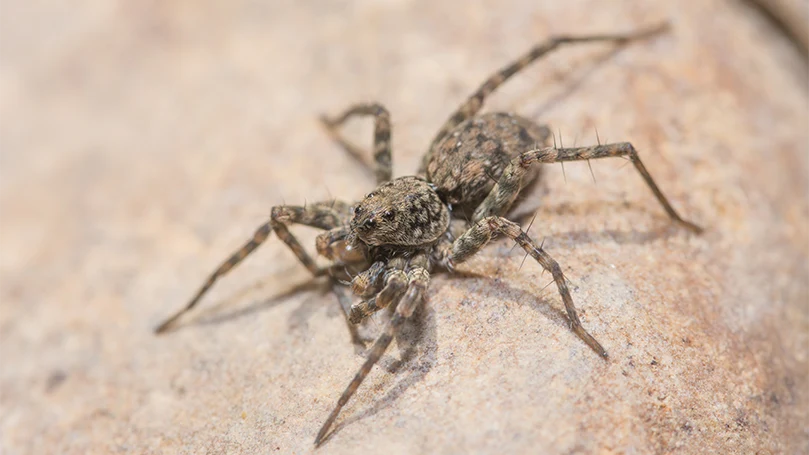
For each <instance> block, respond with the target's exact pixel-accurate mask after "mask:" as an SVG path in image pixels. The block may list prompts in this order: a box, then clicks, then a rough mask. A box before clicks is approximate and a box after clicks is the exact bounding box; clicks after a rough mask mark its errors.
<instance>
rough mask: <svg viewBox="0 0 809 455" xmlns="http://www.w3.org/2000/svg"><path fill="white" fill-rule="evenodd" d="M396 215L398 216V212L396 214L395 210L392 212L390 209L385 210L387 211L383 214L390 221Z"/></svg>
mask: <svg viewBox="0 0 809 455" xmlns="http://www.w3.org/2000/svg"><path fill="white" fill-rule="evenodd" d="M395 216H396V214H395V213H393V212H392V211H390V210H388V211H387V212H385V213H383V214H382V218H385V219H386V220H388V221H390V220H392V219H393V218H394V217H395Z"/></svg>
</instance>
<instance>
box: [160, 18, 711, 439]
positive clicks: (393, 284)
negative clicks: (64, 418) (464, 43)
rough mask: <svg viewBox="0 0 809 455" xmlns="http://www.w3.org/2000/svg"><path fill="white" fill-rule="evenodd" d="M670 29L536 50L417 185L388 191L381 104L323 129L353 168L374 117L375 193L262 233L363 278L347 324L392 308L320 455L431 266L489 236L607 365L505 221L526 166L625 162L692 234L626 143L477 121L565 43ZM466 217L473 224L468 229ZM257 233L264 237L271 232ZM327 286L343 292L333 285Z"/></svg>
mask: <svg viewBox="0 0 809 455" xmlns="http://www.w3.org/2000/svg"><path fill="white" fill-rule="evenodd" d="M665 28H666V26H665V25H662V26H657V27H654V28H649V29H644V30H642V31H639V32H635V33H629V34H616V35H593V36H580V37H567V36H563V37H556V38H552V39H550V40H548V41H546V42H544V43H541V44H539V45H537V46H535V47H534V48H532V49H531V50H530V51H529V52H528V53H527V54H525V55H523V56H522V57H520V58H518V59H517V60H515V61H514V62H513V63H511V64H509V65H508V66H506V67H504V68H503V69H502V70H500V71H499V72H497V73H495V74H494V75H493V76H491V77H490V78H489V79H488V80H487V81H486V82H484V83H483V84H482V85H481V86H480V88H479V89H478V90H477V91H476V92H475V93H474V94H473V95H472V96H471V97H470V98H469V99H468V100H467V101H466V103H464V104H463V105H462V106H461V107H459V108H458V109H457V111H456V113H455V114H453V115H452V116H451V117H450V120H449V121H448V122H447V123H446V124H445V125H444V126H443V127H442V129H441V130H440V131H439V133H438V134H437V136H436V138H435V140H434V141H433V144H432V145H431V146H430V149H429V151H428V152H427V154H426V155H425V157H424V160H423V167H424V172H423V173H424V177H414V176H408V177H400V178H397V179H393V180H390V177H391V150H390V116H389V113H388V111H387V110H386V109H385V108H384V107H382V106H381V105H380V104H377V103H370V104H357V105H354V106H352V107H350V108H349V109H347V110H346V111H345V112H343V113H342V114H341V115H339V116H337V117H335V118H334V119H329V118H328V117H323V118H322V121H323V123H324V124H325V126H326V127H327V129H328V130H329V132H330V134H331V135H332V137H333V138H334V139H335V141H336V142H337V143H339V144H340V145H342V146H343V148H344V149H345V150H346V151H348V152H349V153H351V154H353V155H354V156H355V157H362V156H364V155H366V153H365V152H364V151H363V150H362V149H360V148H359V147H356V146H354V145H353V144H351V143H350V142H348V141H346V140H345V139H343V138H342V137H341V136H340V135H339V134H338V133H337V131H336V128H337V127H339V126H340V125H341V124H343V122H345V121H346V120H347V119H348V118H350V117H352V116H355V115H371V116H373V117H374V119H375V133H374V156H375V162H376V164H375V168H376V175H377V180H378V186H377V188H376V189H374V190H373V191H371V192H370V193H368V194H367V195H366V196H365V197H364V198H363V199H362V200H360V201H359V202H357V203H356V204H354V205H353V208H351V209H349V208H348V205H347V204H344V203H339V204H338V205H335V204H336V203H319V204H315V205H312V206H309V207H299V206H280V207H275V208H273V210H272V214H271V219H270V222H269V225H270V226H272V229H273V230H274V231H275V232H276V234H277V235H278V237H279V238H280V239H281V240H282V241H283V242H284V243H286V244H287V245H288V246H289V247H290V249H291V250H292V252H293V253H294V254H295V255H296V256H297V257H298V259H299V260H300V262H301V263H302V264H303V265H304V266H306V267H307V269H309V271H310V272H311V273H312V274H313V275H315V276H318V275H321V274H323V273H325V272H326V271H329V270H334V267H335V266H353V267H359V268H360V269H361V270H360V271H359V272H358V273H357V274H356V275H355V276H354V277H353V278H352V280H351V283H350V285H351V288H352V291H353V292H354V294H355V295H357V296H359V297H361V298H362V300H361V301H360V302H358V303H354V304H352V305H350V309H348V316H347V318H348V321H349V323H350V324H358V323H360V322H362V320H364V319H365V318H367V317H368V316H370V315H372V314H373V313H375V312H377V311H379V310H381V309H383V308H387V307H390V308H392V312H393V315H392V317H391V319H390V321H389V322H388V324H387V326H386V327H385V329H384V331H383V333H382V334H381V335H380V336H379V338H378V339H377V340H376V342H375V343H374V345H373V347H372V348H371V351H370V353H369V354H368V357H367V359H366V361H365V363H364V364H363V365H362V367H361V368H360V370H359V371H358V372H357V373H356V375H355V376H354V379H353V380H352V381H351V382H350V383H349V385H348V387H347V388H346V389H345V391H344V392H343V394H342V395H341V396H340V398H339V400H338V402H337V405H336V407H335V408H334V410H333V411H332V412H331V414H330V415H329V416H328V418H327V419H326V421H325V423H324V424H323V426H322V427H321V429H320V431H319V432H318V434H317V437H316V439H315V444H316V445H319V444H320V443H321V442H323V440H324V438H325V437H326V435H327V434H328V433H329V429H330V427H331V425H332V423H333V422H334V421H335V419H336V418H337V416H338V414H339V412H340V410H341V409H342V408H343V406H344V405H345V404H346V403H347V402H348V400H349V399H350V398H351V397H352V396H353V395H354V393H355V392H356V390H357V388H358V387H359V386H360V385H361V383H362V382H363V380H364V379H365V377H366V376H367V375H368V373H369V372H370V370H371V368H372V367H373V366H374V365H375V364H376V363H377V362H378V361H379V359H380V358H381V356H382V354H383V353H384V352H385V350H386V349H387V347H388V346H389V345H390V343H391V341H392V339H393V337H394V336H395V335H396V333H397V331H398V329H399V327H400V326H401V324H402V322H403V321H404V320H405V319H407V318H409V317H410V316H411V315H412V314H413V311H414V310H415V308H416V307H417V306H418V305H419V304H420V303H421V302H422V300H423V298H424V293H425V291H426V289H427V286H428V284H429V282H430V272H431V271H432V268H433V266H434V265H439V266H441V267H442V268H444V269H446V270H448V271H453V270H454V266H455V264H458V263H461V262H464V261H466V260H467V259H469V258H470V257H472V256H473V255H474V254H475V253H477V252H478V251H480V250H481V249H482V248H483V247H484V246H485V245H486V244H487V243H488V242H489V241H490V240H491V239H492V237H493V236H495V235H505V236H507V237H509V238H510V239H512V240H513V241H514V242H515V243H516V244H518V245H520V246H521V247H522V248H523V249H524V250H525V252H526V253H527V254H528V255H530V256H532V258H533V259H534V260H535V261H536V262H537V264H539V265H540V266H541V267H543V268H544V269H545V270H547V271H549V272H550V273H551V275H552V276H553V280H554V282H555V283H556V286H557V289H558V291H559V294H560V295H561V297H562V301H563V302H564V305H565V309H566V311H567V316H568V319H569V321H570V326H571V329H572V330H573V331H574V332H575V333H576V334H577V335H578V336H579V337H580V338H581V339H582V340H583V341H584V342H585V343H586V344H587V345H588V346H590V347H591V348H592V349H593V350H594V351H595V352H596V353H597V354H598V355H600V356H602V357H604V358H606V357H607V351H606V350H605V349H604V347H603V346H601V344H600V343H599V342H598V341H596V339H595V338H593V336H592V335H590V334H589V333H588V332H587V331H586V330H585V329H584V327H583V326H582V324H581V321H580V319H579V317H578V315H577V313H576V308H575V306H574V303H573V299H572V297H571V295H570V290H569V289H568V285H567V281H566V279H565V276H564V274H563V273H562V269H561V267H560V266H559V264H558V263H557V262H556V261H555V260H554V259H553V258H551V257H550V256H549V255H548V254H547V253H546V252H545V251H544V250H543V249H542V246H541V245H539V246H538V245H537V244H536V243H535V242H534V241H533V240H531V239H530V238H529V237H528V235H527V234H526V232H524V231H523V230H522V229H521V228H520V226H519V225H517V224H516V223H514V222H512V221H509V220H507V219H505V218H503V217H502V216H500V215H502V214H504V213H505V212H506V211H507V210H508V209H509V208H510V207H511V205H512V204H513V202H514V200H515V198H516V197H517V195H518V194H519V193H520V191H521V190H522V189H523V188H524V187H525V185H526V184H527V183H529V182H530V181H531V180H532V179H533V178H534V177H535V176H536V167H535V166H532V165H533V164H535V163H550V162H558V161H571V160H586V159H591V158H601V157H608V156H623V155H628V156H629V157H630V158H631V159H632V161H633V163H635V166H636V168H637V169H638V171H639V172H640V173H641V175H642V176H643V178H644V179H645V180H646V182H647V183H648V184H649V186H650V187H651V188H652V190H653V192H654V193H655V195H656V196H657V198H658V200H659V201H660V202H661V204H662V205H663V206H664V207H665V209H666V211H667V212H668V213H669V215H670V216H671V217H672V218H673V219H674V220H676V221H679V222H681V223H683V224H685V225H686V226H687V227H689V228H691V229H692V230H694V231H696V230H698V228H696V226H695V225H693V224H691V223H688V222H686V221H684V220H683V219H682V218H680V217H679V215H677V213H676V212H675V211H674V209H673V208H672V207H671V205H670V204H669V203H668V201H667V200H666V198H665V197H664V196H663V195H662V193H661V192H660V190H659V189H658V188H657V185H656V184H655V183H654V181H653V180H652V178H651V176H650V175H649V173H648V172H647V171H646V170H645V168H644V167H643V165H642V164H641V162H640V160H639V159H638V157H637V153H635V151H634V148H632V146H631V145H629V144H628V143H621V144H608V145H603V146H602V145H598V146H595V147H581V148H572V149H557V148H555V147H547V145H548V142H549V138H550V131H549V129H548V128H547V127H544V126H539V125H537V124H536V123H534V122H532V121H531V120H528V119H526V118H524V117H520V116H518V115H514V114H509V113H494V114H486V115H482V116H480V117H477V116H476V115H477V113H478V112H479V110H480V109H481V108H482V106H483V103H484V100H485V99H486V97H487V96H488V95H489V94H491V93H492V92H493V91H494V90H495V89H496V88H497V87H499V86H500V85H501V84H502V83H503V82H505V81H506V80H508V78H510V77H511V76H513V75H514V74H516V73H517V72H519V71H520V70H521V69H523V68H525V67H526V66H527V65H529V64H530V63H531V62H534V61H536V60H537V59H538V58H539V57H541V56H542V55H545V54H546V53H547V52H549V51H551V50H553V49H555V48H556V47H558V46H559V45H561V44H565V43H585V42H597V41H605V42H614V43H625V42H628V41H630V40H633V39H638V38H643V37H648V36H651V35H653V34H655V33H657V32H659V31H661V30H663V29H665ZM469 213H473V214H474V215H473V217H472V219H471V220H469V221H466V220H467V219H468V215H469ZM452 217H454V220H452ZM290 224H304V225H308V226H313V227H316V228H319V229H324V230H328V231H327V232H325V233H322V234H320V235H319V236H318V238H317V240H316V247H317V251H318V253H319V254H321V255H322V256H325V257H326V258H328V259H330V260H331V261H332V265H331V266H330V267H328V268H319V267H318V266H317V264H316V263H315V261H314V260H313V259H312V258H311V257H310V256H309V255H308V253H306V251H305V250H304V249H303V247H302V246H301V245H300V243H299V242H298V241H297V239H296V238H295V237H294V236H293V235H292V234H291V233H290V232H289V230H288V225H290ZM265 226H266V225H265ZM262 229H264V230H266V227H263V228H262ZM260 232H263V231H261V230H260ZM267 233H268V232H266V233H263V234H262V235H259V233H257V234H256V239H260V241H263V240H264V238H266V235H267ZM260 241H259V240H255V241H251V242H250V243H248V245H247V246H245V247H244V248H242V249H241V250H240V251H239V252H238V253H236V255H234V256H233V258H235V259H233V258H231V259H230V260H228V261H227V262H226V263H225V265H223V266H222V267H220V269H219V270H217V271H216V272H215V273H214V274H213V275H212V276H211V278H210V279H209V280H208V281H207V282H206V284H205V285H204V286H203V288H202V289H201V290H200V292H198V294H197V295H196V296H195V297H194V299H193V300H192V302H191V303H190V304H189V305H188V306H187V307H186V308H185V309H184V310H183V311H181V312H180V313H178V315H176V316H174V317H172V318H171V319H170V320H169V321H167V322H166V323H164V324H163V325H162V326H161V327H160V328H159V329H158V331H163V330H165V329H166V328H168V327H169V326H170V325H172V324H173V323H174V321H176V319H177V318H178V317H179V316H180V315H181V314H183V313H184V312H185V311H187V310H189V309H190V308H191V307H193V306H194V304H196V302H197V301H198V300H199V298H200V297H201V296H202V295H203V294H204V293H205V291H207V289H208V288H210V286H211V285H212V284H213V282H214V281H215V279H216V278H217V277H219V276H221V275H222V274H224V273H226V272H227V271H228V270H230V269H231V268H232V267H233V266H235V265H236V264H237V263H238V262H239V261H241V259H243V258H244V257H245V256H246V255H247V254H248V253H249V252H251V251H253V250H254V249H255V248H256V246H257V245H258V244H259V243H260ZM362 269H364V270H362ZM332 280H334V278H332ZM332 284H333V286H334V287H335V289H339V287H338V286H337V284H336V283H335V282H334V281H333V283H332ZM341 291H342V290H340V291H337V295H338V298H339V299H340V303H341V306H342V307H343V309H344V310H345V308H346V306H348V301H347V300H348V299H347V298H346V296H345V295H344V294H343V293H342V292H341ZM351 335H352V340H354V341H355V342H358V336H357V334H356V331H354V330H352V332H351ZM359 342H360V343H361V341H359Z"/></svg>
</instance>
